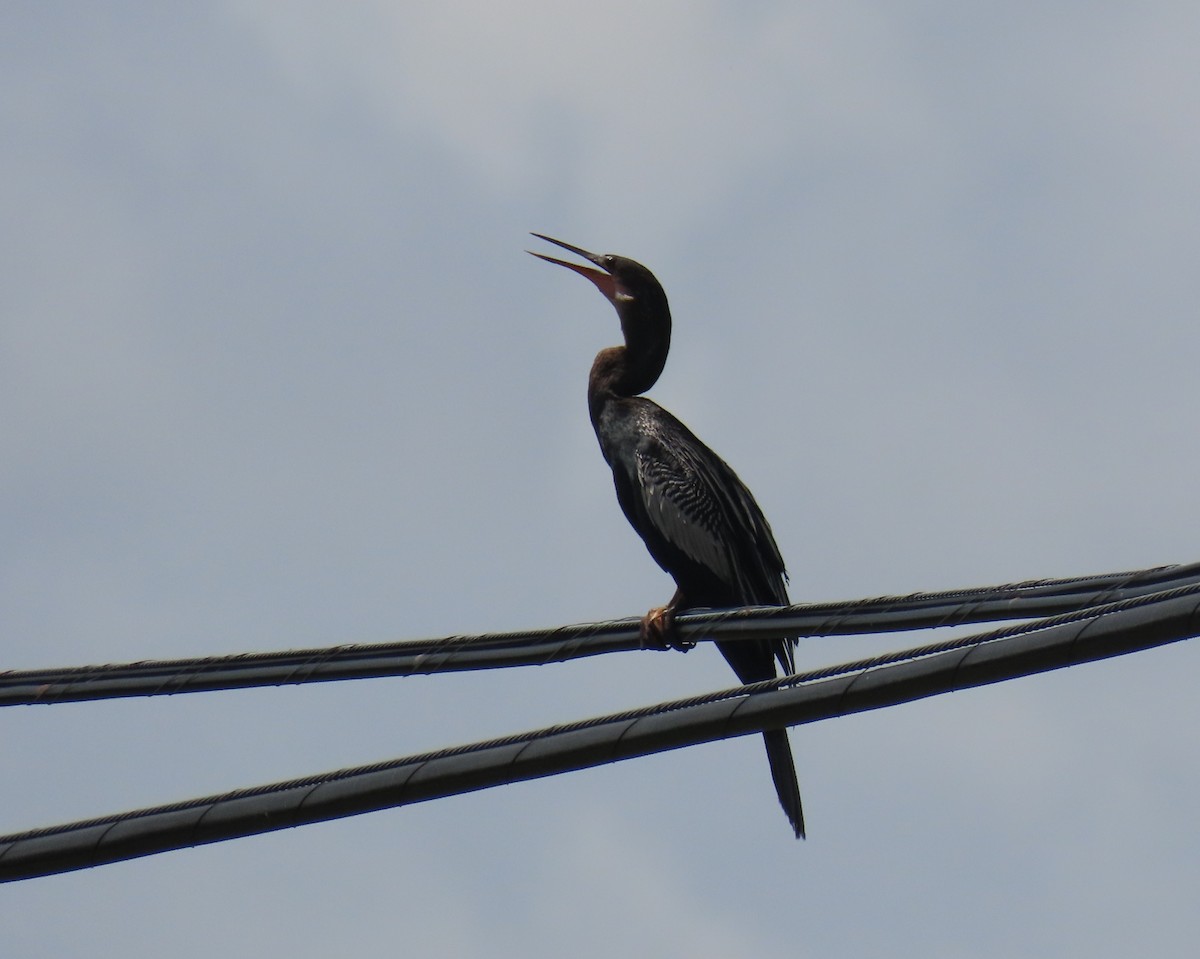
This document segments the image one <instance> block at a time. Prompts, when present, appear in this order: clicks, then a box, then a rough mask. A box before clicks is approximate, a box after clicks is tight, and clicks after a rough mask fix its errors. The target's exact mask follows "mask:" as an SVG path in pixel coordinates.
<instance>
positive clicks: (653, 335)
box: [528, 233, 671, 382]
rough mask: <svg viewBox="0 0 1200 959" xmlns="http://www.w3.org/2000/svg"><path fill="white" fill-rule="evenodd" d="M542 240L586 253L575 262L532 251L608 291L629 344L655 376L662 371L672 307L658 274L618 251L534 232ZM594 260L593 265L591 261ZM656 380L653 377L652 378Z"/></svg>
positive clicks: (607, 295)
mask: <svg viewBox="0 0 1200 959" xmlns="http://www.w3.org/2000/svg"><path fill="white" fill-rule="evenodd" d="M533 235H534V236H536V237H537V238H538V239H539V240H545V241H546V242H547V243H553V244H554V245H555V246H560V247H562V248H563V249H564V250H570V251H571V252H572V253H575V254H577V255H578V256H581V257H583V258H584V259H585V260H587V261H588V262H587V263H572V262H570V261H569V260H560V259H558V258H557V257H553V256H546V255H545V254H544V253H534V252H533V251H532V250H530V251H528V252H530V253H532V254H533V255H534V256H536V257H538V258H539V259H542V260H545V261H546V262H547V263H557V264H558V265H559V266H565V267H566V268H567V269H569V270H574V271H575V272H576V273H578V274H579V275H580V276H584V277H587V278H588V279H589V280H591V281H592V282H593V283H594V284H596V288H597V289H598V290H599V291H600V292H601V293H603V294H604V296H605V299H607V300H608V301H609V302H610V303H611V304H612V305H613V306H614V307H615V308H616V311H617V315H618V316H619V317H620V318H621V331H622V332H623V333H624V334H625V345H626V346H627V347H628V348H629V349H630V351H631V352H633V353H634V354H635V355H636V357H635V358H636V361H637V362H639V363H641V364H643V365H644V367H645V368H646V370H647V373H649V372H650V371H651V370H655V372H654V373H653V377H654V378H657V376H658V374H659V373H661V372H662V366H663V364H664V363H665V362H666V359H667V350H668V349H669V348H670V343H671V309H670V307H669V306H668V305H667V294H666V293H665V292H664V291H663V288H662V284H661V283H659V282H658V280H657V279H656V278H655V276H654V274H653V273H651V272H650V271H649V270H647V269H646V268H645V267H644V266H642V264H640V263H638V262H637V261H636V260H631V259H629V258H628V257H625V256H617V255H616V254H615V253H590V252H589V251H587V250H584V249H581V248H580V247H577V246H572V245H571V244H570V243H564V242H563V241H562V240H556V239H554V238H553V237H549V236H543V235H542V234H541V233H534V234H533ZM589 264H590V265H589ZM651 382H653V380H651Z"/></svg>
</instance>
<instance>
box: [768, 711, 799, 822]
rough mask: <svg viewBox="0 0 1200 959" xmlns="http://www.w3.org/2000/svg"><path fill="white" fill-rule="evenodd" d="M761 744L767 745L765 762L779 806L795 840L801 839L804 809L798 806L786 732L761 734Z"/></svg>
mask: <svg viewBox="0 0 1200 959" xmlns="http://www.w3.org/2000/svg"><path fill="white" fill-rule="evenodd" d="M763 742H764V743H766V745H767V761H768V762H769V763H770V764H771V778H772V779H773V780H774V781H775V795H777V796H778V797H779V805H781V806H782V807H783V811H784V812H785V813H786V814H787V817H788V821H789V822H791V824H792V828H793V829H794V830H795V831H796V838H797V839H803V838H804V808H803V807H802V806H801V805H800V783H799V782H797V781H796V764H795V763H794V762H793V761H792V747H791V745H790V744H789V743H788V735H787V730H786V729H768V730H767V731H766V732H764V733H763Z"/></svg>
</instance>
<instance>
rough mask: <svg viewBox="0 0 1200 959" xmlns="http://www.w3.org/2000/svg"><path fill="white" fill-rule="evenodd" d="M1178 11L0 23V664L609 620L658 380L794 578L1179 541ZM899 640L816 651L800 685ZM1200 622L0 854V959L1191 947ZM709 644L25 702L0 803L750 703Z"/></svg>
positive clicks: (640, 594)
mask: <svg viewBox="0 0 1200 959" xmlns="http://www.w3.org/2000/svg"><path fill="white" fill-rule="evenodd" d="M1198 39H1200V8H1198V7H1197V6H1196V5H1195V4H1194V3H1184V2H1150V3H1143V4H1130V3H1099V4H1096V3H1091V4H1081V3H1077V2H1070V0H1047V2H1043V3H1039V4H1006V5H995V4H992V5H963V4H955V3H946V2H937V0H926V2H918V0H899V2H889V3H879V2H855V0H850V2H846V0H839V2H813V3H805V4H792V3H771V2H766V0H761V2H750V3H736V4H735V3H731V2H716V0H711V2H701V3H690V4H684V3H678V2H663V3H654V4H634V3H627V2H624V0H613V2H610V3H607V4H603V5H601V6H596V5H588V6H583V5H580V4H574V3H561V2H559V3H548V2H545V3H543V2H536V3H534V2H525V3H515V4H507V5H497V4H484V3H472V2H462V3H456V2H448V3H440V4H436V5H435V4H421V3H413V4H395V3H387V4H385V3H379V2H365V0H362V2H356V0H347V2H344V3H339V4H323V3H314V2H293V3H287V4H284V3H277V2H268V0H258V2H234V0H229V2H208V3H197V4H190V5H187V6H186V7H179V8H174V7H169V6H167V7H164V6H163V5H161V4H150V3H145V2H136V0H130V2H125V3H113V4H103V5H95V6H93V7H79V6H76V7H74V8H72V9H69V10H68V9H66V8H62V7H59V6H57V5H53V4H30V3H15V4H8V5H6V6H5V8H4V10H3V11H2V12H0V49H2V50H3V56H0V88H2V89H3V90H4V91H5V93H4V96H3V97H2V98H0V304H2V306H0V408H2V409H3V410H4V411H5V415H4V416H3V417H0V448H2V449H3V451H4V455H3V457H0V624H2V626H3V639H2V643H3V645H2V649H3V662H2V663H0V667H3V668H14V669H18V668H34V667H42V666H65V665H83V664H89V663H101V662H123V661H130V660H137V659H146V658H170V657H180V656H201V655H216V654H222V653H235V652H243V651H251V650H272V649H286V648H295V647H307V646H326V645H334V644H338V643H350V642H376V641H388V640H396V639H417V638H425V637H436V636H443V635H448V634H454V633H471V632H485V631H488V632H490V631H502V630H518V629H523V628H541V627H546V626H554V625H560V624H565V623H576V622H586V621H593V620H605V619H610V618H619V617H626V616H639V615H641V614H642V613H643V612H645V611H646V610H647V609H648V608H650V607H651V606H653V605H657V604H660V603H662V602H664V601H666V600H667V599H668V598H669V597H670V595H671V593H672V592H673V584H672V583H671V582H670V580H669V578H668V577H667V576H666V574H664V573H663V572H662V571H661V570H659V569H658V568H657V567H656V566H655V565H654V564H653V562H652V561H651V560H650V559H649V557H648V556H647V554H646V553H645V550H644V548H643V546H642V544H641V543H640V542H639V540H638V538H637V537H636V535H635V534H634V533H633V532H632V531H631V530H630V529H629V528H628V526H627V524H626V522H625V520H624V518H623V517H622V516H621V514H620V511H619V509H618V507H617V506H616V503H615V499H614V496H613V492H612V488H611V479H610V477H609V474H608V471H607V469H606V467H605V465H604V463H603V460H602V459H601V457H600V454H599V451H598V449H597V448H596V443H595V438H594V437H593V435H592V433H591V430H590V426H589V423H588V419H587V409H586V399H585V389H586V378H587V371H588V368H589V366H590V363H591V359H592V356H593V355H594V354H595V352H596V351H597V350H599V349H601V348H602V347H605V346H609V345H612V344H613V343H616V342H618V341H619V327H618V325H617V321H616V317H615V315H614V314H613V312H612V309H611V307H610V306H609V305H608V304H607V303H606V302H605V301H604V300H603V298H602V297H600V296H599V295H598V294H597V293H596V291H595V289H594V288H592V287H591V285H590V284H587V283H585V282H583V281H582V280H581V279H580V278H579V277H577V276H574V275H572V274H571V273H569V272H568V271H566V270H560V269H552V268H551V267H549V266H547V265H546V264H544V263H542V262H540V261H537V260H535V259H534V258H532V257H530V256H528V255H526V253H525V252H524V251H525V250H526V249H527V248H533V249H544V247H541V246H539V245H538V241H536V240H534V239H533V238H531V237H529V236H528V233H529V231H538V232H541V233H546V234H549V235H551V236H556V237H561V238H563V239H564V240H567V241H568V242H571V243H574V244H576V245H580V246H584V247H587V248H589V249H594V250H596V251H598V252H613V253H620V254H623V255H626V256H631V257H633V258H635V259H637V260H639V261H641V262H643V263H645V264H646V265H647V266H649V267H650V268H651V269H652V270H653V271H654V272H655V273H656V275H657V276H658V278H659V279H660V280H661V281H662V282H663V284H664V286H665V288H666V290H667V293H668V295H669V297H670V300H671V305H672V310H673V314H674V321H675V338H674V342H673V349H672V353H671V358H670V360H669V362H668V364H667V369H666V372H665V374H664V376H663V378H662V380H661V381H660V383H659V384H658V385H657V386H656V387H655V388H654V390H653V391H652V392H651V395H652V396H653V398H655V399H656V400H658V401H659V402H660V403H662V404H663V405H665V406H666V407H667V408H669V409H671V410H672V411H674V412H675V413H676V414H677V415H679V416H680V417H681V418H682V419H683V420H684V421H685V422H686V423H688V425H689V426H691V427H692V428H693V429H694V430H695V431H696V432H697V433H698V434H699V435H700V436H701V437H702V438H704V439H705V440H706V441H707V442H708V443H709V444H710V445H712V446H713V447H714V448H715V449H717V450H718V451H719V452H720V453H721V455H722V456H724V457H725V458H726V459H727V460H728V461H729V462H730V463H731V464H732V465H733V466H734V467H735V468H736V469H737V471H738V472H739V474H740V475H741V476H742V478H743V479H744V480H745V481H746V482H747V484H748V485H749V486H750V487H751V489H753V490H754V492H755V495H756V496H757V498H758V501H759V503H760V504H761V505H762V507H763V509H764V511H765V512H766V514H767V516H768V517H769V518H770V521H771V524H772V526H773V528H774V530H775V534H776V538H777V539H778V541H779V544H780V547H781V549H782V551H783V554H784V557H785V558H786V560H787V562H788V567H789V571H790V573H791V595H792V598H793V599H794V600H796V601H808V600H812V601H826V600H838V599H848V598H854V597H862V596H873V595H880V594H889V593H901V592H909V591H914V590H941V589H950V588H954V587H965V586H976V585H986V584H993V583H1002V582H1009V581H1014V580H1024V579H1029V578H1035V577H1060V576H1073V575H1082V574H1090V573H1101V572H1109V571H1115V570H1126V569H1138V568H1142V567H1149V566H1156V565H1162V564H1168V563H1178V562H1191V561H1195V560H1197V559H1200V546H1198V545H1197V543H1196V542H1195V539H1194V536H1193V532H1194V529H1195V526H1194V524H1193V521H1192V518H1193V517H1194V514H1195V512H1196V505H1195V499H1196V498H1195V494H1194V477H1195V475H1196V473H1197V469H1198V466H1200V456H1198V454H1197V452H1196V450H1195V443H1194V442H1193V441H1192V437H1191V430H1190V429H1189V430H1186V431H1185V430H1183V429H1182V425H1184V424H1185V423H1186V422H1187V420H1186V418H1185V417H1184V416H1183V414H1184V413H1185V412H1187V411H1188V410H1195V409H1196V407H1197V402H1198V400H1200V387H1198V386H1197V385H1196V377H1195V358H1196V356H1197V355H1198V353H1200V329H1198V327H1197V324H1196V316H1195V304H1196V303H1197V302H1198V301H1200V271H1198V270H1197V269H1196V265H1195V257H1196V250H1197V249H1200V187H1198V186H1197V180H1196V170H1197V169H1200V125H1198V124H1197V123H1196V115H1197V106H1198V105H1200V60H1197V58H1196V56H1195V49H1196V46H1197V41H1198ZM928 638H929V635H928V634H917V635H913V636H909V635H905V636H891V637H886V638H885V639H883V640H880V639H878V638H874V639H872V638H864V639H845V638H841V639H824V640H814V641H806V642H805V643H803V644H802V646H801V649H800V651H799V654H798V664H799V666H800V668H802V669H803V668H808V667H811V666H815V665H821V664H825V663H832V662H838V661H842V660H847V659H853V658H855V657H857V656H859V655H861V654H862V652H863V651H864V650H866V649H876V648H893V647H897V646H900V645H915V644H917V643H918V642H921V641H925V640H926V639H928ZM1198 657H1200V650H1198V649H1197V648H1196V647H1195V645H1194V644H1189V643H1182V644H1177V645H1175V646H1172V647H1168V648H1164V649H1159V650H1154V651H1151V652H1147V653H1142V654H1138V655H1135V656H1130V657H1124V658H1121V659H1118V660H1113V661H1109V662H1106V663H1101V664H1093V665H1087V666H1081V667H1077V668H1074V669H1070V670H1066V671H1061V672H1056V673H1051V674H1045V675H1042V676H1038V677H1034V678H1030V679H1025V680H1020V681H1016V682H1010V683H1005V684H1001V685H997V686H993V687H988V688H984V689H978V690H972V691H969V692H963V693H957V694H955V695H953V696H942V697H936V698H933V699H929V700H925V701H922V702H919V703H914V704H909V705H905V706H901V707H897V708H893V709H889V710H882V711H878V712H874V713H868V714H863V715H858V716H854V717H849V718H845V719H840V720H835V721H828V722H824V723H819V724H815V725H810V726H805V727H802V728H799V729H797V730H794V731H793V734H792V740H793V746H794V749H795V753H796V761H797V766H798V769H799V773H800V782H801V787H802V789H803V792H804V798H805V811H806V816H807V821H808V829H809V839H808V840H807V841H806V842H804V843H798V842H796V841H794V840H793V839H792V838H791V836H790V832H789V830H788V828H787V824H786V822H785V820H784V818H783V816H782V814H781V813H780V811H779V809H778V807H777V805H776V802H775V799H774V795H773V792H772V789H771V784H770V779H769V776H768V773H767V769H766V763H765V761H764V757H763V755H762V750H761V745H760V744H759V743H758V742H757V741H756V740H755V739H737V740H730V741H727V742H722V743H715V744H708V745H704V746H699V747H695V748H691V749H686V750H679V751H675V752H672V753H665V754H660V755H657V756H652V757H646V758H642V759H638V760H635V761H631V762H627V763H621V764H617V765H610V766H604V767H599V768H595V769H591V770H586V771H583V772H579V773H574V774H570V775H565V776H560V777H555V778H550V779H544V780H539V781H535V782H528V783H522V784H518V785H513V786H507V787H502V788H498V789H492V790H486V791H481V792H478V793H474V794H471V795H466V796H461V797H454V798H450V799H445V800H441V801H436V802H429V803H424V804H420V805H416V806H411V807H406V808H403V809H399V810H392V811H386V812H381V813H374V814H370V815H364V816H358V817H354V818H350V819H345V820H341V821H338V822H333V823H327V824H321V825H316V826H307V827H302V828H297V829H291V830H285V831H282V832H277V833H273V834H270V835H266V836H260V837H254V838H249V839H245V840H239V841H233V842H225V843H219V844H214V845H210V846H206V847H202V848H197V849H189V850H181V851H178V852H173V853H168V854H163V855H159V856H154V857H149V858H143V859H138V860H133V861H130V862H126V863H120V864H116V865H111V866H105V867H101V868H97V869H92V870H84V871H80V872H75V873H71V874H66V875H62V876H55V877H48V878H43V879H37V880H32V881H28V882H24V883H18V884H11V885H7V886H4V887H3V888H0V915H3V917H4V928H5V940H6V948H5V952H6V954H10V955H14V956H33V955H121V956H125V957H134V959H136V957H143V956H145V957H150V956H153V957H159V956H162V955H164V954H170V955H173V956H178V957H185V959H186V957H200V956H210V955H213V954H215V953H217V952H221V951H223V952H224V953H226V954H230V955H289V956H324V955H329V954H330V953H331V952H335V951H336V952H338V953H345V952H352V953H353V954H355V955H363V956H375V955H394V954H396V952H397V951H401V952H407V953H409V954H418V955H419V954H426V955H445V954H454V955H478V956H495V957H510V956H520V957H532V959H539V957H552V956H553V957H558V956H562V955H572V956H579V957H584V959H587V957H593V956H595V957H600V956H611V955H654V956H661V957H667V959H670V957H676V956H679V957H682V956H687V957H691V959H696V957H701V959H703V957H710V956H711V957H727V956H731V955H755V956H764V957H771V956H788V957H804V956H818V955H820V956H827V955H837V954H846V955H855V956H862V955H903V956H910V955H911V956H922V957H942V956H946V957H951V956H953V957H978V959H989V957H1008V956H1011V955H1014V954H1034V955H1053V954H1063V953H1065V952H1067V951H1070V952H1071V953H1078V954H1089V955H1093V956H1099V957H1106V956H1122V957H1123V956H1127V955H1129V954H1131V953H1133V952H1134V951H1135V950H1136V952H1137V953H1138V954H1148V955H1158V956H1175V955H1190V952H1191V945H1190V944H1191V943H1194V941H1195V940H1196V938H1197V936H1198V935H1200V918H1198V917H1197V913H1196V910H1195V909H1194V904H1193V902H1192V899H1193V896H1192V895H1191V893H1192V892H1193V891H1194V890H1195V889H1196V887H1197V885H1198V884H1200V843H1198V841H1197V838H1196V830H1195V828H1194V810H1193V806H1194V797H1195V795H1196V794H1197V792H1200V765H1198V764H1197V762H1196V759H1197V756H1198V754H1200V732H1198V730H1200V703H1198V701H1197V698H1196V696H1195V694H1194V690H1193V684H1192V681H1191V677H1192V676H1194V675H1195V671H1196V668H1197V666H1198V665H1200V659H1198ZM732 681H733V677H732V674H731V673H730V672H729V670H728V667H727V666H726V665H725V664H724V662H723V660H722V659H721V657H720V656H719V655H718V654H717V653H716V651H715V650H713V649H712V648H711V647H705V646H702V647H701V648H698V649H696V650H695V651H693V652H690V653H689V654H687V655H686V656H685V655H682V654H679V653H674V652H673V653H652V652H645V653H635V654H624V655H620V656H608V657H602V658H598V659H589V660H584V661H581V662H577V663H573V664H566V665H558V666H547V667H541V668H537V669H532V668H530V669H522V670H506V671H492V672H487V673H482V674H473V675H448V676H441V677H422V678H407V679H380V680H369V681H359V682H349V683H331V684H321V685H317V686H309V687H284V688H278V689H263V690H246V691H236V692H218V693H205V694H198V695H190V696H178V697H159V698H150V699H141V700H129V701H113V702H103V703H84V704H66V705H55V706H53V707H48V706H42V707H23V708H12V709H7V710H3V712H2V713H0V757H2V761H3V765H4V769H5V771H6V777H5V780H6V783H7V787H6V790H5V793H6V801H5V803H4V821H3V823H2V824H0V832H14V831H19V830H23V829H27V828H33V827H37V826H45V825H52V824H55V823H61V822H67V821H72V820H76V819H82V818H88V817H92V816H97V815H103V814H108V813H116V812H122V811H125V810H129V809H134V808H140V807H144V806H150V805H155V804H159V803H165V802H171V801H175V800H181V799H187V798H191V797H194V796H202V795H208V794H211V793H217V792H222V791H225V790H228V789H233V788H237V787H241V786H250V785H257V784H260V783H266V782H272V781H276V780H281V779H287V778H292V777H296V776H303V775H306V774H310V773H318V772H323V771H326V770H331V769H337V768H341V767H345V766H350V765H354V764H359V763H369V762H373V761H376V760H382V759H387V758H391V757H395V756H401V755H406V754H409V753H414V752H419V751H423V750H427V749H433V748H437V747H440V746H445V745H454V744H458V743H464V742H470V741H473V740H477V739H484V738H489V737H492V736H496V735H501V734H506V733H511V732H518V731H522V730H526V729H532V728H536V727H539V726H543V725H548V724H551V723H557V722H566V721H570V720H573V719H578V718H583V717H588V716H593V715H598V714H602V713H607V712H612V711H616V710H620V709H624V708H628V707H635V706H640V705H645V704H649V703H654V702H659V701H662V700H666V699H670V698H674V697H677V696H684V695H688V694H691V693H699V692H703V691H706V690H711V689H719V688H725V687H727V686H729V685H731V684H732Z"/></svg>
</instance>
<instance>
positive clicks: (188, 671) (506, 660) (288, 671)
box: [0, 563, 1200, 706]
mask: <svg viewBox="0 0 1200 959" xmlns="http://www.w3.org/2000/svg"><path fill="white" fill-rule="evenodd" d="M1197 582H1200V563H1193V564H1189V565H1186V566H1162V567H1155V568H1152V569H1146V570H1135V571H1132V572H1123V573H1108V574H1103V575H1099V576H1083V577H1073V578H1070V579H1054V580H1035V581H1027V582H1023V583H1012V584H1008V585H1004V586H992V587H976V588H971V589H959V590H950V591H944V592H936V593H916V594H913V595H910V596H884V597H877V598H873V599H864V600H854V601H850V602H842V603H815V604H803V605H798V606H785V607H778V608H775V607H771V608H765V609H738V610H723V611H716V612H705V613H689V614H686V615H681V616H679V617H678V618H677V627H678V630H679V635H680V637H681V638H682V639H685V640H695V641H698V640H705V639H721V640H735V639H757V638H762V637H770V636H779V635H788V636H797V637H808V636H833V635H851V634H865V633H883V632H892V631H896V630H907V629H920V628H934V627H944V626H962V625H970V624H977V623H986V622H995V621H997V620H1006V619H1031V618H1034V617H1040V616H1049V615H1054V614H1056V613H1061V612H1066V611H1070V610H1076V609H1081V608H1086V607H1090V606H1096V605H1098V604H1100V603H1105V602H1111V601H1113V600H1118V599H1126V598H1130V597H1134V596H1142V595H1146V594H1148V593H1152V592H1159V591H1162V590H1165V589H1171V588H1174V587H1177V586H1186V585H1189V584H1192V583H1197ZM640 647H641V643H640V640H639V636H638V623H637V621H635V620H617V621H610V622H605V623H589V624H582V625H576V626H564V627H559V628H555V629H545V630H537V631H532V632H510V633H490V634H483V635H477V636H449V637H445V638H441V639H430V640H418V641H404V642H392V643H375V644H361V645H340V646H331V647H325V648H315V649H300V650H285V651H279V652H265V653H239V654H234V655H227V656H211V657H203V658H190V659H168V660H147V661H142V662H136V663H120V664H110V665H95V666H73V667H62V668H53V669H33V670H10V671H8V672H4V673H0V706H16V705H32V704H48V703H63V702H82V701H89V700H97V699H114V698H123V697H131V696H161V695H173V694H176V693H188V692H205V691H211V690H217V689H247V688H252V687H260V686H279V685H291V684H300V683H312V682H332V681H335V680H346V679H366V678H379V677H384V676H413V675H421V674H429V673H438V672H449V671H459V670H474V669H495V668H500V667H506V666H529V665H544V664H547V663H554V662H565V661H568V660H572V659H579V658H582V657H586V656H596V655H600V654H602V653H610V652H618V651H626V650H632V649H638V648H640Z"/></svg>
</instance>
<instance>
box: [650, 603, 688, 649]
mask: <svg viewBox="0 0 1200 959" xmlns="http://www.w3.org/2000/svg"><path fill="white" fill-rule="evenodd" d="M641 639H642V648H643V649H677V650H679V651H680V652H681V653H686V652H687V651H688V650H689V649H694V648H695V646H696V644H695V643H694V642H692V641H691V640H687V639H680V638H679V636H678V635H677V634H676V632H675V610H674V609H673V608H671V607H670V606H655V607H654V609H652V610H650V612H648V613H647V614H646V615H645V616H643V617H642V628H641Z"/></svg>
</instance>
